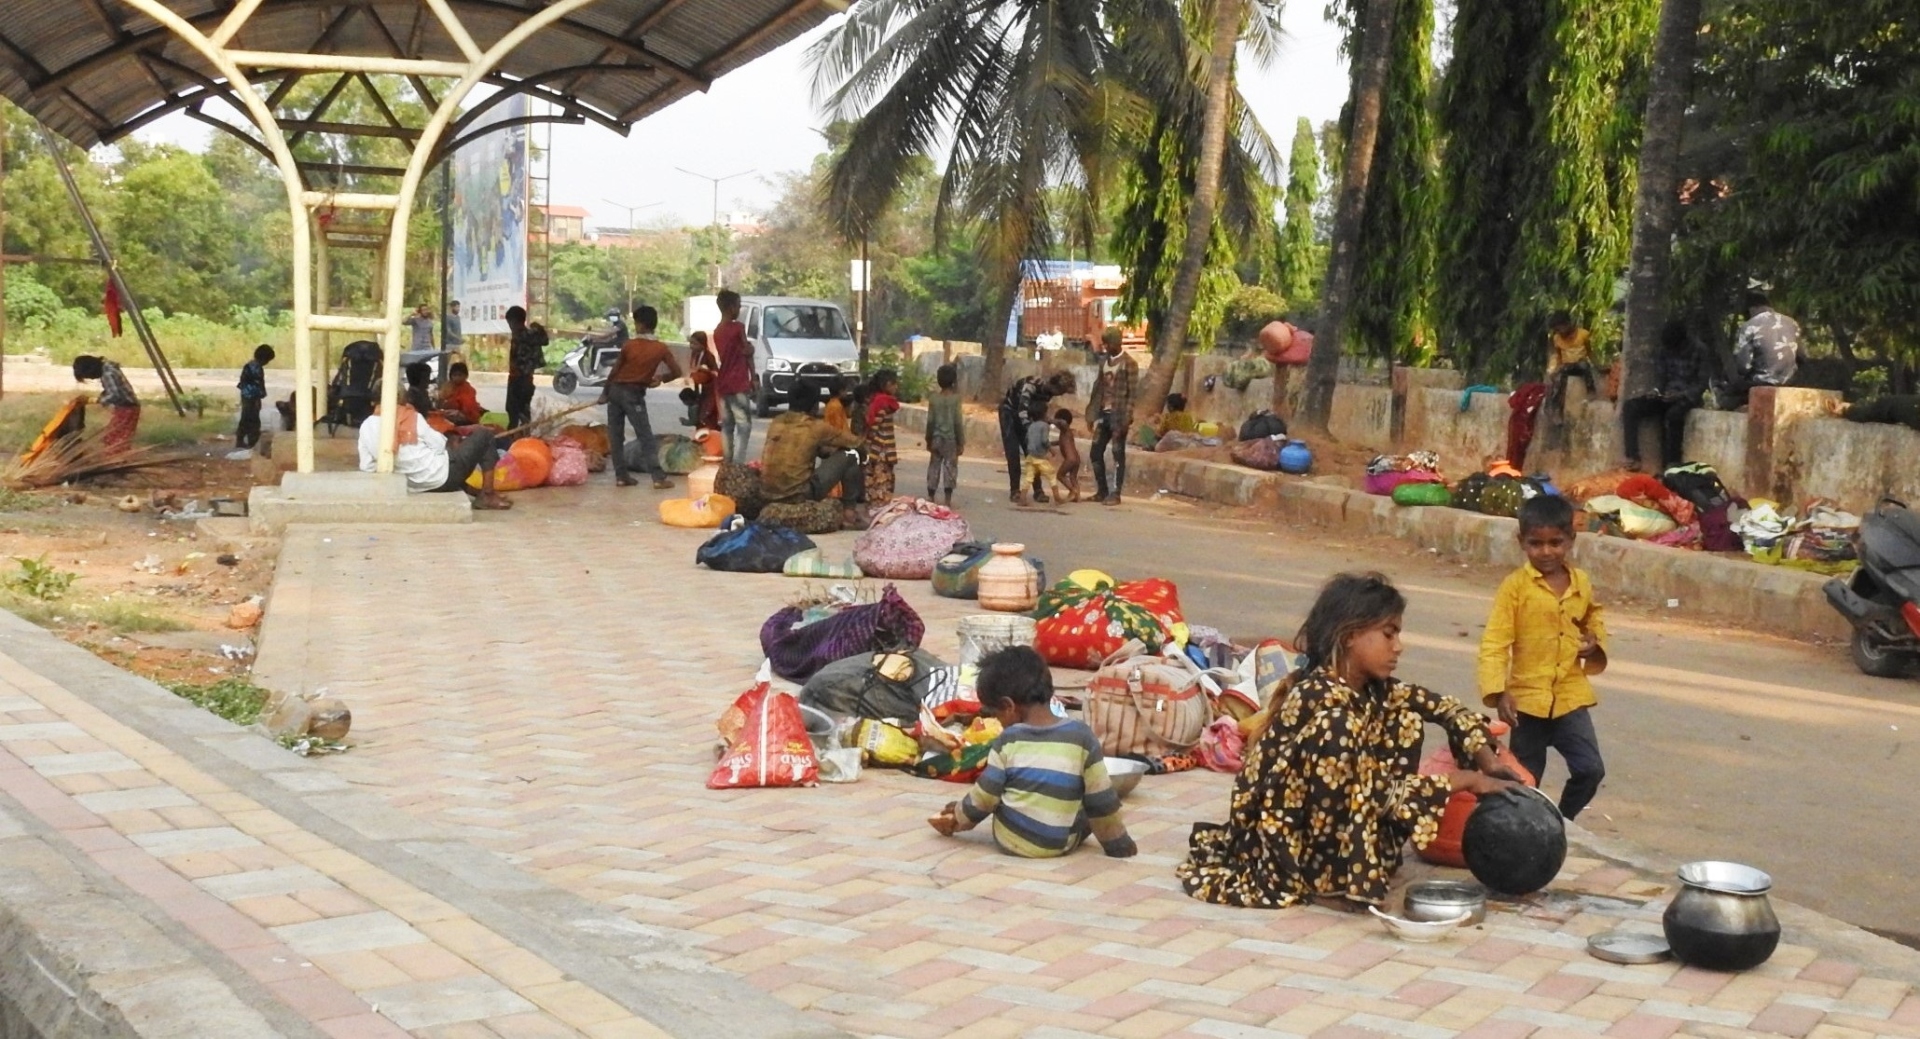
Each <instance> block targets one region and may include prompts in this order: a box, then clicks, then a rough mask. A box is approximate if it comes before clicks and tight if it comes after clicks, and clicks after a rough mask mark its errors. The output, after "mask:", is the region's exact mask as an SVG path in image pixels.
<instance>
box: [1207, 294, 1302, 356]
mask: <svg viewBox="0 0 1920 1039" xmlns="http://www.w3.org/2000/svg"><path fill="white" fill-rule="evenodd" d="M1286 314H1287V299H1286V297H1284V296H1282V295H1280V294H1279V293H1278V292H1275V291H1273V290H1272V289H1269V288H1267V287H1265V286H1262V285H1242V286H1240V287H1239V288H1237V289H1235V290H1234V292H1233V295H1232V296H1229V297H1228V298H1227V305H1226V315H1225V319H1224V321H1222V323H1221V325H1220V339H1221V341H1222V342H1228V343H1244V342H1248V341H1251V340H1253V339H1254V338H1256V337H1257V336H1259V334H1260V330H1261V329H1262V328H1265V327H1266V326H1267V324H1268V323H1269V322H1272V321H1278V320H1280V319H1281V318H1283V317H1285V316H1286Z"/></svg>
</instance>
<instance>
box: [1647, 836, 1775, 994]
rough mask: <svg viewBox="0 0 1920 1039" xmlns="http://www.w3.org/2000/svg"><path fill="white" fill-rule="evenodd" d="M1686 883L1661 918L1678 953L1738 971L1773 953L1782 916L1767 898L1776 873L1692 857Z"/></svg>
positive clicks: (1684, 871)
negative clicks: (1696, 860) (1770, 873)
mask: <svg viewBox="0 0 1920 1039" xmlns="http://www.w3.org/2000/svg"><path fill="white" fill-rule="evenodd" d="M1680 884H1681V887H1680V890H1679V891H1676V892H1674V895H1673V901H1672V902H1671V903H1669V904H1668V905H1667V911H1666V913H1665V914H1664V915H1663V916H1662V917H1661V918H1660V923H1661V926H1662V928H1663V929H1664V930H1665V931H1666V935H1667V945H1668V946H1670V947H1671V948H1672V949H1673V957H1674V959H1677V960H1679V961H1680V962H1681V963H1686V964H1691V965H1692V966H1695V967H1703V968H1705V969H1707V970H1724V971H1738V970H1746V969H1748V968H1749V967H1758V966H1759V965H1761V964H1762V963H1765V962H1767V958H1768V957H1770V956H1772V955H1773V950H1774V948H1775V947H1777V946H1778V945H1779V944H1780V920H1779V918H1778V917H1776V916H1774V915H1773V906H1772V904H1771V903H1769V902H1768V901H1767V892H1768V891H1770V890H1772V888H1773V878H1772V877H1769V876H1767V875H1766V874H1765V873H1762V872H1761V871H1759V870H1757V869H1754V868H1753V867H1752V866H1742V865H1740V864H1739V863H1736V862H1689V863H1687V864H1686V865H1684V866H1682V867H1680Z"/></svg>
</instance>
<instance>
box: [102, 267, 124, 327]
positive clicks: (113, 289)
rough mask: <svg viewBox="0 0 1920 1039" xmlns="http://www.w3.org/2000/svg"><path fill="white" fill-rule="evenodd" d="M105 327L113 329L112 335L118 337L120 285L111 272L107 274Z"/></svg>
mask: <svg viewBox="0 0 1920 1039" xmlns="http://www.w3.org/2000/svg"><path fill="white" fill-rule="evenodd" d="M105 305H106V310H107V327H108V328H109V329H112V330H113V337H114V338H115V339H118V338H120V285H119V283H118V282H116V281H114V279H113V274H112V273H111V272H109V273H108V274H107V298H106V304H105Z"/></svg>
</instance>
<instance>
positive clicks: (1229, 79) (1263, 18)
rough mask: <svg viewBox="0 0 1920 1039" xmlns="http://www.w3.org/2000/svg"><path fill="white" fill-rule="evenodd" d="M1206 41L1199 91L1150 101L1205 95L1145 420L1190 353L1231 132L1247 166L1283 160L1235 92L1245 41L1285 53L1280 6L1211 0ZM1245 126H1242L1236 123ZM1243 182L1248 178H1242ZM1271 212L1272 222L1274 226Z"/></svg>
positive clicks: (1265, 51) (1269, 169)
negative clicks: (1190, 336) (1281, 47)
mask: <svg viewBox="0 0 1920 1039" xmlns="http://www.w3.org/2000/svg"><path fill="white" fill-rule="evenodd" d="M1199 13H1200V14H1201V16H1202V18H1201V20H1202V23H1203V25H1204V26H1205V36H1206V39H1207V50H1206V52H1205V57H1206V60H1205V62H1204V64H1202V63H1198V62H1192V63H1188V62H1183V63H1182V64H1183V65H1187V64H1194V65H1199V66H1200V68H1201V69H1202V70H1203V72H1202V73H1201V75H1200V76H1199V77H1198V78H1199V82H1198V83H1197V84H1192V83H1191V77H1185V76H1182V77H1178V78H1179V79H1181V80H1183V81H1184V82H1181V83H1179V84H1175V83H1161V84H1156V85H1155V87H1156V89H1154V90H1152V91H1151V92H1148V93H1146V95H1145V96H1148V97H1153V98H1157V99H1160V100H1163V101H1165V100H1171V99H1172V98H1174V97H1177V96H1178V95H1179V93H1181V92H1183V91H1182V90H1181V87H1185V88H1186V91H1193V90H1194V88H1195V87H1196V86H1197V88H1198V91H1200V92H1203V103H1202V104H1201V117H1200V121H1199V126H1198V128H1197V129H1198V131H1199V132H1198V139H1197V140H1196V141H1194V142H1193V149H1194V151H1193V161H1194V166H1195V170H1194V176H1193V188H1192V197H1191V198H1190V199H1189V200H1188V201H1187V205H1186V217H1187V219H1186V228H1185V233H1184V234H1183V235H1182V237H1181V240H1180V263H1179V266H1178V267H1177V268H1176V269H1175V272H1174V276H1173V284H1172V286H1171V289H1170V291H1169V293H1168V299H1167V304H1166V310H1165V318H1164V320H1163V321H1161V322H1160V323H1159V324H1158V327H1156V328H1155V330H1154V331H1155V335H1154V348H1153V367H1152V368H1151V369H1149V370H1148V372H1147V377H1146V381H1145V383H1144V385H1143V386H1142V388H1141V392H1140V394H1139V396H1138V397H1137V398H1136V406H1137V408H1138V409H1139V410H1140V412H1141V413H1142V414H1145V413H1148V412H1150V411H1152V410H1153V409H1156V408H1158V407H1159V406H1160V405H1159V402H1160V401H1161V400H1162V399H1163V398H1165V397H1166V394H1167V391H1168V389H1170V388H1171V387H1172V385H1173V374H1174V369H1175V368H1177V367H1178V366H1179V363H1180V354H1181V352H1182V351H1183V350H1185V349H1186V345H1187V329H1188V326H1189V324H1190V322H1191V319H1192V317H1193V308H1194V304H1195V302H1196V300H1197V299H1198V298H1199V294H1200V281H1201V277H1202V275H1203V274H1204V273H1205V270H1206V267H1207V256H1208V254H1209V252H1210V251H1212V250H1213V248H1214V235H1215V230H1216V228H1215V220H1216V218H1217V217H1218V215H1219V212H1220V206H1221V192H1222V183H1223V180H1224V179H1225V177H1226V174H1227V171H1228V167H1229V165H1230V164H1231V162H1232V159H1231V157H1230V155H1229V149H1228V147H1227V145H1228V137H1229V131H1230V130H1233V131H1234V136H1236V137H1237V138H1238V140H1237V141H1236V142H1235V143H1236V144H1237V145H1238V146H1239V147H1240V149H1242V150H1243V151H1245V152H1246V153H1247V156H1246V158H1245V159H1243V161H1242V163H1241V165H1242V166H1243V167H1244V165H1245V163H1246V161H1251V162H1253V163H1254V164H1255V165H1256V166H1257V167H1260V168H1261V169H1260V171H1261V173H1262V174H1264V175H1265V176H1267V177H1269V178H1270V177H1271V176H1272V175H1273V174H1274V173H1275V172H1277V171H1278V169H1279V162H1278V156H1277V155H1276V154H1275V153H1274V151H1273V144H1272V142H1271V141H1269V140H1267V138H1266V134H1265V132H1264V131H1262V130H1261V129H1260V127H1259V125H1258V123H1257V122H1255V121H1254V120H1253V118H1252V115H1251V113H1250V112H1249V111H1248V109H1247V108H1246V104H1245V102H1244V100H1243V99H1242V98H1241V96H1240V92H1239V90H1238V89H1237V88H1236V87H1235V85H1234V58H1235V53H1236V51H1237V50H1238V47H1239V44H1240V42H1241V40H1242V39H1243V38H1245V39H1246V40H1247V41H1248V42H1249V43H1250V44H1252V46H1253V48H1254V52H1255V55H1256V57H1257V58H1259V59H1261V60H1263V61H1264V60H1267V59H1268V58H1270V57H1271V56H1272V55H1273V54H1274V53H1275V52H1276V51H1277V50H1278V42H1279V38H1280V23H1279V7H1278V6H1277V5H1275V4H1272V3H1270V2H1266V0H1211V2H1210V3H1207V4H1205V6H1204V7H1202V8H1201V9H1200V12H1199ZM1236 123H1237V124H1238V125H1237V126H1236V125H1234V124H1236ZM1243 175H1244V174H1243ZM1271 222H1272V215H1271V213H1268V214H1266V217H1265V223H1267V224H1271Z"/></svg>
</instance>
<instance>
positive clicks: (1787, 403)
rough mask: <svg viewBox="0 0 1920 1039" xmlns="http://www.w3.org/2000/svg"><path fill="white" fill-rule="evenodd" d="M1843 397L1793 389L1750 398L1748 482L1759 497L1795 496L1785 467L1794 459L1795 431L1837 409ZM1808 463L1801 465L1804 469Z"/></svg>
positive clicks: (1770, 389) (1757, 392)
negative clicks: (1792, 443) (1793, 443)
mask: <svg viewBox="0 0 1920 1039" xmlns="http://www.w3.org/2000/svg"><path fill="white" fill-rule="evenodd" d="M1840 401H1841V397H1840V394H1838V393H1834V392H1832V391H1830V390H1806V389H1800V388H1797V387H1791V386H1757V387H1755V388H1754V389H1753V392H1752V393H1750V394H1748V396H1747V481H1748V484H1749V486H1751V487H1752V489H1753V491H1754V492H1755V493H1757V494H1760V495H1763V496H1765V497H1769V498H1774V499H1781V498H1787V497H1790V496H1791V495H1792V493H1793V486H1792V484H1793V477H1794V475H1796V474H1795V473H1793V472H1789V471H1788V470H1787V467H1786V466H1785V465H1783V464H1782V463H1785V462H1786V461H1787V460H1788V459H1789V457H1790V456H1791V455H1792V453H1793V452H1792V446H1791V440H1792V437H1793V435H1794V427H1796V426H1798V425H1799V424H1800V423H1801V422H1803V421H1806V420H1808V419H1811V418H1813V417H1815V416H1818V415H1827V414H1832V413H1833V412H1834V411H1835V410H1837V409H1838V407H1839V404H1840ZM1806 464H1808V463H1806V462H1802V463H1801V465H1802V467H1804V466H1805V465H1806Z"/></svg>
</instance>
